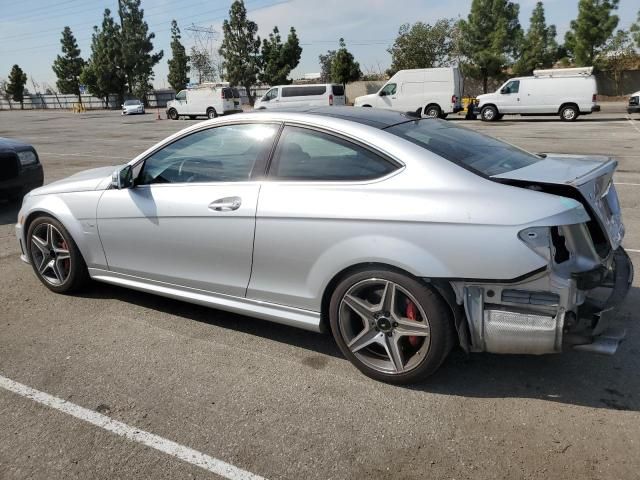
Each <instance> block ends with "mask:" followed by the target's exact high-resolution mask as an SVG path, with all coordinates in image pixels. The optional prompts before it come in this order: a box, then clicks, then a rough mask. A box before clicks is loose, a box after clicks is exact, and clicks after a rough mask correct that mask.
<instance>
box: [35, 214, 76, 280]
mask: <svg viewBox="0 0 640 480" xmlns="http://www.w3.org/2000/svg"><path fill="white" fill-rule="evenodd" d="M31 260H32V261H33V262H34V264H33V265H34V267H35V268H37V269H38V272H39V273H40V276H41V278H42V279H43V280H44V281H45V282H48V283H49V284H51V285H56V286H58V285H62V284H63V283H64V282H65V281H66V280H67V279H68V278H69V271H70V270H71V255H70V254H69V246H68V245H67V242H66V241H65V239H64V237H63V236H62V234H61V233H60V231H59V230H58V229H57V228H56V227H54V226H53V225H51V224H49V223H41V224H40V225H38V226H37V227H36V228H34V229H33V232H32V233H31Z"/></svg>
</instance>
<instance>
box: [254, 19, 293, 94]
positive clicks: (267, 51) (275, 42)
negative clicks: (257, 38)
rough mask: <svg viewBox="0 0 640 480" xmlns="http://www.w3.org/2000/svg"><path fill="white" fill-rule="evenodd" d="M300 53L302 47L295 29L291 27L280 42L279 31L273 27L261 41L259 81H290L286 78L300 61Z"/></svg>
mask: <svg viewBox="0 0 640 480" xmlns="http://www.w3.org/2000/svg"><path fill="white" fill-rule="evenodd" d="M301 55H302V47H300V41H299V40H298V35H297V34H296V29H295V28H293V27H291V30H289V36H288V37H287V41H286V42H285V43H282V39H281V38H280V31H279V30H278V27H274V28H273V32H272V33H270V34H269V38H268V39H267V38H265V39H264V40H263V41H262V51H261V61H262V71H261V72H260V75H259V78H260V81H261V82H262V83H266V84H267V85H286V84H289V83H291V80H289V79H288V77H289V74H290V73H291V71H292V70H293V69H294V68H296V67H297V66H298V64H299V63H300V56H301Z"/></svg>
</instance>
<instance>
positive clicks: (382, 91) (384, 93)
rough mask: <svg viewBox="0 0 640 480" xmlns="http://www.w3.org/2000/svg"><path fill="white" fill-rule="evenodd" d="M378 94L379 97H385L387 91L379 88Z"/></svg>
mask: <svg viewBox="0 0 640 480" xmlns="http://www.w3.org/2000/svg"><path fill="white" fill-rule="evenodd" d="M378 95H380V96H381V97H386V96H387V92H385V91H384V90H381V91H380V93H379V94H378Z"/></svg>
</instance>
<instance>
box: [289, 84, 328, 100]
mask: <svg viewBox="0 0 640 480" xmlns="http://www.w3.org/2000/svg"><path fill="white" fill-rule="evenodd" d="M325 93H327V86H326V85H308V86H302V87H282V96H283V97H310V96H312V95H324V94H325Z"/></svg>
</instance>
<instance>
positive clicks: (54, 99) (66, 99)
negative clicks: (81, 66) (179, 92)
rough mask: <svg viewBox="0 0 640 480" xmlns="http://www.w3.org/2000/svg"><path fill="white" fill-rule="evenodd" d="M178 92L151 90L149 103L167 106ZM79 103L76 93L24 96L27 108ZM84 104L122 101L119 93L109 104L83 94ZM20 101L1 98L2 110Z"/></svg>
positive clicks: (93, 106) (97, 106)
mask: <svg viewBox="0 0 640 480" xmlns="http://www.w3.org/2000/svg"><path fill="white" fill-rule="evenodd" d="M175 96H176V94H175V92H174V91H173V90H160V91H155V92H151V93H149V94H148V95H147V103H148V107H149V108H164V107H166V106H167V102H168V101H170V100H173V99H174V98H175ZM77 104H78V97H77V96H76V95H67V94H65V95H62V94H57V95H55V94H54V95H43V94H39V93H38V94H29V95H25V97H24V108H25V110H45V109H72V108H73V107H74V106H75V105H77ZM82 105H83V106H84V108H86V109H87V110H93V109H103V108H110V109H119V108H120V103H119V102H118V96H117V95H109V100H108V104H107V106H105V101H104V99H102V98H98V97H94V96H93V95H82ZM19 109H20V103H19V102H14V101H7V99H5V98H0V110H19Z"/></svg>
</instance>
